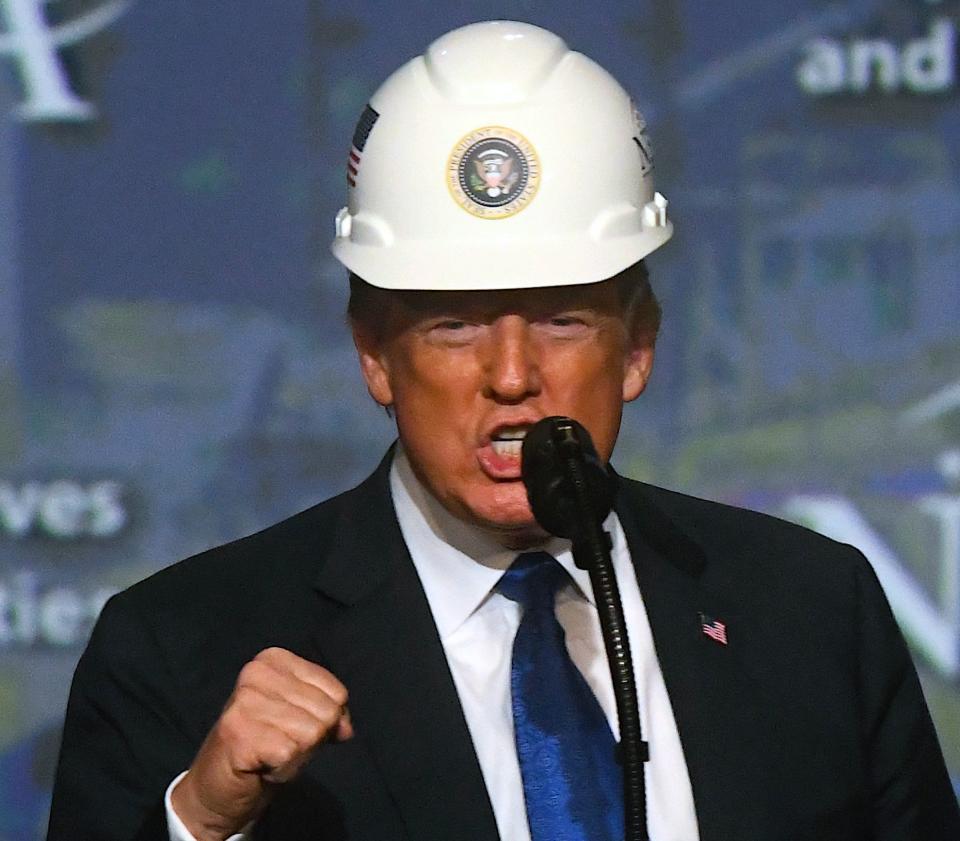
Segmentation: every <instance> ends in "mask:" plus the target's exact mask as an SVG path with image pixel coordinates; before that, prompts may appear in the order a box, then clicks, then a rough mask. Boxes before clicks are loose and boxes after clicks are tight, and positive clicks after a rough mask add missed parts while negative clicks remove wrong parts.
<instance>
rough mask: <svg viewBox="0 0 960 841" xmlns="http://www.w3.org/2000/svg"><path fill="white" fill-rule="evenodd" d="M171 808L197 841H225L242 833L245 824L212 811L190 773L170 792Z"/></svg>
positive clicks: (240, 820)
mask: <svg viewBox="0 0 960 841" xmlns="http://www.w3.org/2000/svg"><path fill="white" fill-rule="evenodd" d="M170 807H171V809H172V810H173V812H174V814H175V815H176V816H177V818H178V819H179V820H180V822H181V823H182V824H183V826H184V828H185V829H186V830H187V832H189V833H190V835H191V836H193V838H194V839H195V841H225V839H229V838H231V836H233V835H235V834H236V833H237V832H239V831H240V829H241V827H242V826H243V824H244V823H245V821H243V820H242V819H233V820H231V819H230V818H229V817H226V816H224V815H221V814H219V813H218V812H216V811H214V810H212V809H210V808H209V807H207V806H206V804H205V803H204V802H203V799H202V798H201V797H200V794H199V792H198V791H197V788H196V785H195V777H194V776H192V775H191V773H190V772H189V771H188V772H187V773H186V774H184V775H183V776H182V777H181V778H180V780H179V781H178V782H176V783H175V785H174V786H173V788H172V789H171V791H170Z"/></svg>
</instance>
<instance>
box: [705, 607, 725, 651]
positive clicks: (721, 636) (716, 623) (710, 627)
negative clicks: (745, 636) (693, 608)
mask: <svg viewBox="0 0 960 841" xmlns="http://www.w3.org/2000/svg"><path fill="white" fill-rule="evenodd" d="M700 630H701V631H703V633H704V634H706V636H708V637H710V639H712V640H715V641H716V642H719V643H720V644H721V645H726V644H727V626H726V625H724V623H723V622H721V621H720V620H719V619H714V618H713V617H712V616H707V615H706V614H705V613H701V614H700Z"/></svg>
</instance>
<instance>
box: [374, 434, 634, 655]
mask: <svg viewBox="0 0 960 841" xmlns="http://www.w3.org/2000/svg"><path fill="white" fill-rule="evenodd" d="M390 493H391V495H392V497H393V505H394V509H395V511H396V514H397V520H398V522H399V523H400V531H401V532H402V533H403V538H404V541H406V544H407V548H408V549H409V551H410V557H411V558H412V559H413V564H414V566H415V567H416V570H417V574H418V575H419V577H420V581H421V583H422V584H423V589H424V592H425V593H426V596H427V601H428V602H429V603H430V609H431V611H432V612H433V617H434V621H435V622H436V625H437V631H438V632H439V634H440V639H441V640H443V639H445V638H446V637H447V636H449V635H450V634H452V633H453V632H454V631H456V630H457V629H458V628H459V627H460V626H461V625H462V624H463V623H464V622H465V621H466V620H467V619H468V618H469V617H470V615H471V614H473V612H474V611H476V610H477V608H479V607H480V605H482V604H483V603H484V602H485V601H486V599H487V598H488V597H489V595H490V592H491V591H492V590H493V588H494V586H495V585H496V583H497V581H499V580H500V576H501V575H503V572H504V570H506V569H507V568H508V567H509V566H510V564H512V563H513V561H514V559H515V558H516V557H517V555H518V554H520V553H519V552H517V551H516V550H515V549H507V548H505V547H504V546H502V545H501V544H500V543H498V542H497V541H496V540H495V539H494V538H493V537H492V536H491V535H489V534H487V533H486V532H484V531H482V530H481V529H479V528H477V527H476V526H472V525H469V524H468V523H464V522H463V521H461V520H458V519H457V518H456V517H454V516H453V515H452V514H451V513H450V512H449V511H447V510H446V509H445V508H444V507H443V506H442V505H441V504H440V503H439V502H438V501H437V499H436V498H435V497H434V496H433V495H432V494H431V493H430V492H429V491H428V490H427V489H426V488H425V487H424V486H423V484H422V483H421V482H420V480H419V479H417V477H416V475H415V474H414V472H413V468H412V467H411V466H410V461H409V459H408V458H407V455H406V453H405V452H404V451H403V448H402V447H401V446H400V445H399V444H398V445H397V447H396V452H395V455H394V458H393V464H392V465H391V467H390ZM610 517H612V518H616V514H614V513H612V512H611V515H610ZM605 525H609V518H608V522H607V523H606V524H605ZM535 548H536V549H540V550H542V551H544V552H549V553H550V554H551V555H553V556H554V557H555V558H556V559H557V561H559V563H560V564H561V566H563V568H564V569H565V570H566V571H567V572H568V573H570V576H571V577H572V578H573V581H574V583H575V584H576V586H577V588H578V589H579V590H580V595H582V596H583V597H584V598H586V599H587V600H588V601H589V602H590V603H591V604H595V602H594V598H593V588H592V587H591V586H590V575H589V573H588V572H587V571H586V570H582V569H580V568H579V567H577V566H576V564H574V562H573V552H572V551H571V548H570V541H569V540H565V539H563V538H558V537H553V538H550V539H549V540H547V541H546V542H545V543H544V544H543V545H542V546H539V547H535Z"/></svg>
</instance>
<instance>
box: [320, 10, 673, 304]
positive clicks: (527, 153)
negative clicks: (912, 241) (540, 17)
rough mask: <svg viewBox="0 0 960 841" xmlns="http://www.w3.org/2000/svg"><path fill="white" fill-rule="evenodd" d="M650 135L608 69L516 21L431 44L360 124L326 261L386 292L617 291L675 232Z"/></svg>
mask: <svg viewBox="0 0 960 841" xmlns="http://www.w3.org/2000/svg"><path fill="white" fill-rule="evenodd" d="M651 170H652V160H651V157H650V144H649V140H648V139H647V135H646V133H645V123H644V120H643V118H642V116H641V115H640V113H639V111H638V110H637V109H636V107H635V106H634V104H633V102H632V100H631V99H630V96H629V95H628V94H627V92H626V91H625V90H624V89H623V88H622V87H621V86H620V85H619V83H618V82H617V81H616V80H615V79H614V78H613V77H612V76H610V74H609V73H607V72H606V71H605V70H604V69H603V68H602V67H600V66H599V65H598V64H596V63H595V62H593V61H591V60H590V59H589V58H587V57H586V56H584V55H582V54H581V53H577V52H573V51H571V50H569V49H568V48H567V46H566V44H564V42H563V41H562V40H561V39H560V38H559V37H557V36H556V35H554V34H553V33H551V32H547V31H546V30H545V29H540V28H539V27H536V26H531V25H530V24H526V23H516V22H513V21H488V22H484V23H475V24H471V25H470V26H464V27H462V28H461V29H456V30H454V31H453V32H448V33H447V34H446V35H443V36H442V37H440V38H438V39H437V40H436V41H434V42H433V43H432V44H431V45H430V47H429V48H428V49H427V51H426V53H425V54H424V55H422V56H418V57H417V58H415V59H413V60H411V61H410V62H408V63H407V64H405V65H404V66H403V67H401V68H400V69H399V70H397V71H396V72H395V73H394V74H393V75H392V76H390V78H389V79H387V81H386V82H384V83H383V85H381V87H380V88H379V90H377V92H376V93H375V94H374V95H373V97H372V98H371V100H370V104H369V105H368V106H367V108H366V109H365V111H364V113H363V115H362V116H361V118H360V122H359V124H358V125H357V130H356V133H355V134H354V138H353V147H352V149H351V150H350V159H349V163H348V170H347V181H348V184H349V187H348V202H349V204H348V206H347V207H345V208H343V209H342V210H341V211H340V212H339V213H338V214H337V235H336V238H335V240H334V242H333V253H334V255H335V256H336V258H337V259H338V260H339V261H340V262H341V263H343V264H344V265H345V266H346V267H347V268H348V269H350V270H351V271H352V272H354V273H356V274H357V275H359V276H360V277H362V278H363V279H364V280H366V281H367V282H368V283H371V284H373V285H374V286H380V287H384V288H387V289H438V290H441V289H446V290H450V289H452V290H474V289H519V288H525V287H535V286H555V285H565V284H577V283H592V282H595V281H599V280H604V279H606V278H608V277H612V276H613V275H615V274H617V273H618V272H620V271H622V270H623V269H625V268H627V267H628V266H630V265H632V264H634V263H636V262H637V261H639V260H640V259H641V258H643V257H644V256H646V255H647V254H649V253H650V252H651V251H653V250H654V249H655V248H658V247H659V246H661V245H663V243H665V242H666V241H667V240H668V239H670V236H671V235H672V233H673V225H672V223H671V222H670V221H669V220H668V219H667V213H666V205H667V202H666V199H664V198H663V196H661V195H660V194H659V193H654V190H653V179H652V174H651Z"/></svg>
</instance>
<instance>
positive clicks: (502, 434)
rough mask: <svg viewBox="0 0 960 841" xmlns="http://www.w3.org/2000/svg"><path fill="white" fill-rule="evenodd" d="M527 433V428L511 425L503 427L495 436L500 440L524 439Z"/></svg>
mask: <svg viewBox="0 0 960 841" xmlns="http://www.w3.org/2000/svg"><path fill="white" fill-rule="evenodd" d="M526 434H527V430H526V428H523V429H521V428H519V427H510V428H507V429H501V430H500V431H499V432H498V433H497V434H496V435H495V436H494V439H495V440H499V441H522V440H523V439H524V437H525V436H526Z"/></svg>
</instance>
